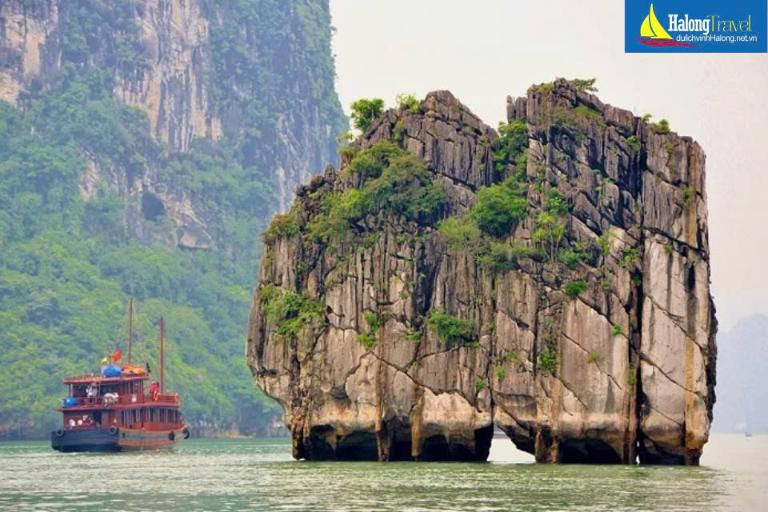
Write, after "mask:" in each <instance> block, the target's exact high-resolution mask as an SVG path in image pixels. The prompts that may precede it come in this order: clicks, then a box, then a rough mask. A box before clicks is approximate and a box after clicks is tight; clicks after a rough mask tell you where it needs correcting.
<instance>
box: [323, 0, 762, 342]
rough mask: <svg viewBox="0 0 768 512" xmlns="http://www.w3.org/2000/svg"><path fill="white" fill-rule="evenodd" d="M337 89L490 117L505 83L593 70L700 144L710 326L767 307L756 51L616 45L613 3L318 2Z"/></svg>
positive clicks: (615, 96)
mask: <svg viewBox="0 0 768 512" xmlns="http://www.w3.org/2000/svg"><path fill="white" fill-rule="evenodd" d="M331 14H332V16H333V25H334V27H336V30H337V32H336V34H335V36H334V53H335V54H336V70H337V75H338V79H337V88H338V91H339V95H340V96H341V101H342V103H343V104H344V107H345V109H346V110H347V111H348V110H349V104H350V103H351V102H352V101H354V100H355V99H357V98H360V97H374V96H375V97H381V98H384V99H385V100H386V101H387V102H388V105H391V104H392V103H393V102H394V97H395V95H397V94H398V93H401V92H413V93H416V94H417V95H419V96H420V97H423V96H424V95H425V94H426V93H427V92H429V91H432V90H438V89H449V90H451V91H452V92H453V93H454V94H455V95H456V96H457V97H458V98H459V99H460V100H461V101H462V103H464V104H465V105H467V106H468V107H470V108H471V109H472V110H473V111H474V112H475V113H476V114H478V115H479V116H480V117H481V118H483V119H484V120H485V122H486V123H488V124H490V125H491V126H494V127H495V126H496V125H497V124H498V122H499V121H501V120H504V117H505V106H506V101H505V98H506V96H507V95H512V96H520V95H524V94H525V91H526V89H527V88H528V86H529V85H530V84H532V83H538V82H545V81H551V80H552V79H553V78H555V77H558V76H562V77H566V78H572V77H597V85H598V87H599V89H600V93H599V96H600V98H601V99H602V100H603V101H605V102H607V103H610V104H612V105H616V106H619V107H623V108H627V109H630V110H633V111H634V112H635V113H636V114H640V115H642V114H644V113H646V112H650V113H653V114H654V116H655V117H656V118H657V119H659V118H661V117H665V118H667V119H668V120H669V122H670V125H671V127H672V129H673V130H674V131H676V132H678V133H680V134H682V135H690V136H692V137H693V138H695V139H696V140H697V141H698V142H699V143H700V144H701V145H702V147H703V148H704V151H705V152H706V153H707V194H708V203H709V228H710V231H709V233H710V244H711V258H712V261H711V263H712V290H713V294H714V296H715V304H716V306H717V310H718V315H717V316H718V319H719V320H720V323H721V327H722V328H728V327H730V326H731V325H732V324H733V323H734V322H735V321H736V320H738V319H739V318H741V317H744V316H747V315H749V314H752V313H757V312H762V313H768V55H766V54H759V55H753V56H750V55H746V54H745V55H738V54H730V55H707V54H701V55H695V54H692V55H686V54H676V55H659V54H649V55H640V54H624V2H605V1H596V0H582V1H579V2H574V1H555V0H539V1H537V2H520V1H513V0H475V1H473V2H469V1H466V0H410V1H404V0H331Z"/></svg>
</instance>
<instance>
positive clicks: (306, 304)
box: [260, 284, 323, 338]
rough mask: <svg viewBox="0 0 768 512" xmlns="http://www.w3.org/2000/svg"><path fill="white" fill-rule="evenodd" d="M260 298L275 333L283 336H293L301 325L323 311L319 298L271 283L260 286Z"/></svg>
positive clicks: (318, 315)
mask: <svg viewBox="0 0 768 512" xmlns="http://www.w3.org/2000/svg"><path fill="white" fill-rule="evenodd" d="M260 299H261V307H262V309H263V311H264V315H265V316H266V318H267V320H269V321H270V322H272V323H274V324H275V327H276V332H277V334H278V335H280V336H281V337H283V338H293V337H295V336H296V335H297V334H298V333H299V331H300V330H301V328H302V327H304V326H305V325H307V324H308V323H309V322H310V321H312V319H314V318H319V317H320V316H321V315H322V311H323V306H322V303H321V302H320V301H319V300H315V299H312V298H310V297H309V296H308V295H306V294H304V293H302V294H298V293H296V292H293V291H290V290H284V289H282V288H280V287H278V286H275V285H273V284H268V285H266V286H264V287H262V289H261V293H260Z"/></svg>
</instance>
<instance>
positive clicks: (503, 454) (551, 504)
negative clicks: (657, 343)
mask: <svg viewBox="0 0 768 512" xmlns="http://www.w3.org/2000/svg"><path fill="white" fill-rule="evenodd" d="M0 509H2V510H76V511H90V510H110V511H112V510H114V511H117V510H130V511H142V510H164V511H175V510H179V511H181V510H184V511H187V510H216V511H218V510H249V509H250V510H296V511H312V510H376V511H382V510H398V511H399V510H411V511H426V510H430V511H431V510H439V511H449V510H461V511H464V510H466V511H473V512H476V511H491V510H504V511H509V510H605V511H620V510H664V511H682V510H685V511H688V510H690V511H707V510H712V511H720V510H739V511H741V510H768V436H755V437H752V438H745V437H743V436H735V435H734V436H727V435H726V436H724V435H719V436H718V435H715V436H713V438H712V440H711V441H710V443H709V444H708V445H707V447H706V449H705V455H704V457H703V460H702V466H701V467H696V468H690V467H688V468H686V467H640V466H633V467H627V466H583V465H579V466H554V465H537V464H532V463H531V458H530V457H529V456H528V455H527V454H524V453H521V452H518V451H517V450H515V449H514V447H513V445H512V443H511V442H509V441H507V440H505V439H495V440H494V444H493V446H492V449H491V457H490V462H489V463H486V464H464V463H431V464H426V463H367V462H341V463H340V462H336V463H313V462H297V461H294V460H293V459H291V457H290V445H289V444H288V442H287V441H284V440H278V441H275V440H236V441H230V440H191V441H188V442H186V443H184V444H182V445H181V446H179V447H177V448H176V449H175V450H172V451H164V452H145V453H124V454H60V453H57V452H53V451H51V450H50V448H49V446H48V444H47V443H44V442H19V443H0Z"/></svg>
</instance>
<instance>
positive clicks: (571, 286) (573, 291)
mask: <svg viewBox="0 0 768 512" xmlns="http://www.w3.org/2000/svg"><path fill="white" fill-rule="evenodd" d="M586 289H587V282H586V281H584V280H583V279H577V280H576V281H570V282H568V283H566V284H565V288H564V291H565V294H566V295H567V296H568V298H570V299H575V298H576V297H578V296H579V295H581V294H582V292H584V290H586Z"/></svg>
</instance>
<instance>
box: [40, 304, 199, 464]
mask: <svg viewBox="0 0 768 512" xmlns="http://www.w3.org/2000/svg"><path fill="white" fill-rule="evenodd" d="M129 311H130V312H129V321H128V324H129V328H128V330H129V336H128V347H129V348H128V354H129V355H128V363H127V364H125V365H123V366H122V367H121V366H118V364H117V363H118V362H119V360H120V358H121V356H120V355H119V354H118V355H117V357H115V356H113V361H112V364H107V365H105V366H104V367H103V368H102V370H101V373H100V374H94V375H80V376H76V377H69V378H67V379H65V380H64V384H65V385H66V386H67V387H68V388H69V394H68V396H67V398H66V399H64V404H63V406H62V407H60V408H59V409H58V411H59V412H61V413H62V415H63V420H64V421H63V425H62V427H61V428H59V429H57V430H54V431H53V432H51V447H52V448H53V449H54V450H58V451H60V452H107V451H123V450H149V449H157V448H168V447H171V446H173V445H175V444H176V443H178V442H180V441H182V440H183V439H187V438H189V435H190V433H189V428H188V427H187V425H186V424H185V423H184V420H183V419H182V416H181V399H180V398H179V395H178V394H176V393H167V392H166V391H165V385H164V384H165V383H164V373H163V363H164V361H163V336H164V325H163V318H162V317H161V318H160V382H159V383H158V382H152V383H151V384H150V385H149V387H148V388H147V386H145V384H146V383H147V381H149V375H148V374H147V371H146V370H145V369H144V368H143V367H141V366H137V365H133V364H131V356H130V354H131V348H130V347H131V337H132V334H131V327H130V325H131V321H132V320H131V317H132V314H133V305H132V301H131V306H130V307H129ZM118 352H119V351H118ZM118 352H116V354H117V353H118Z"/></svg>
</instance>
